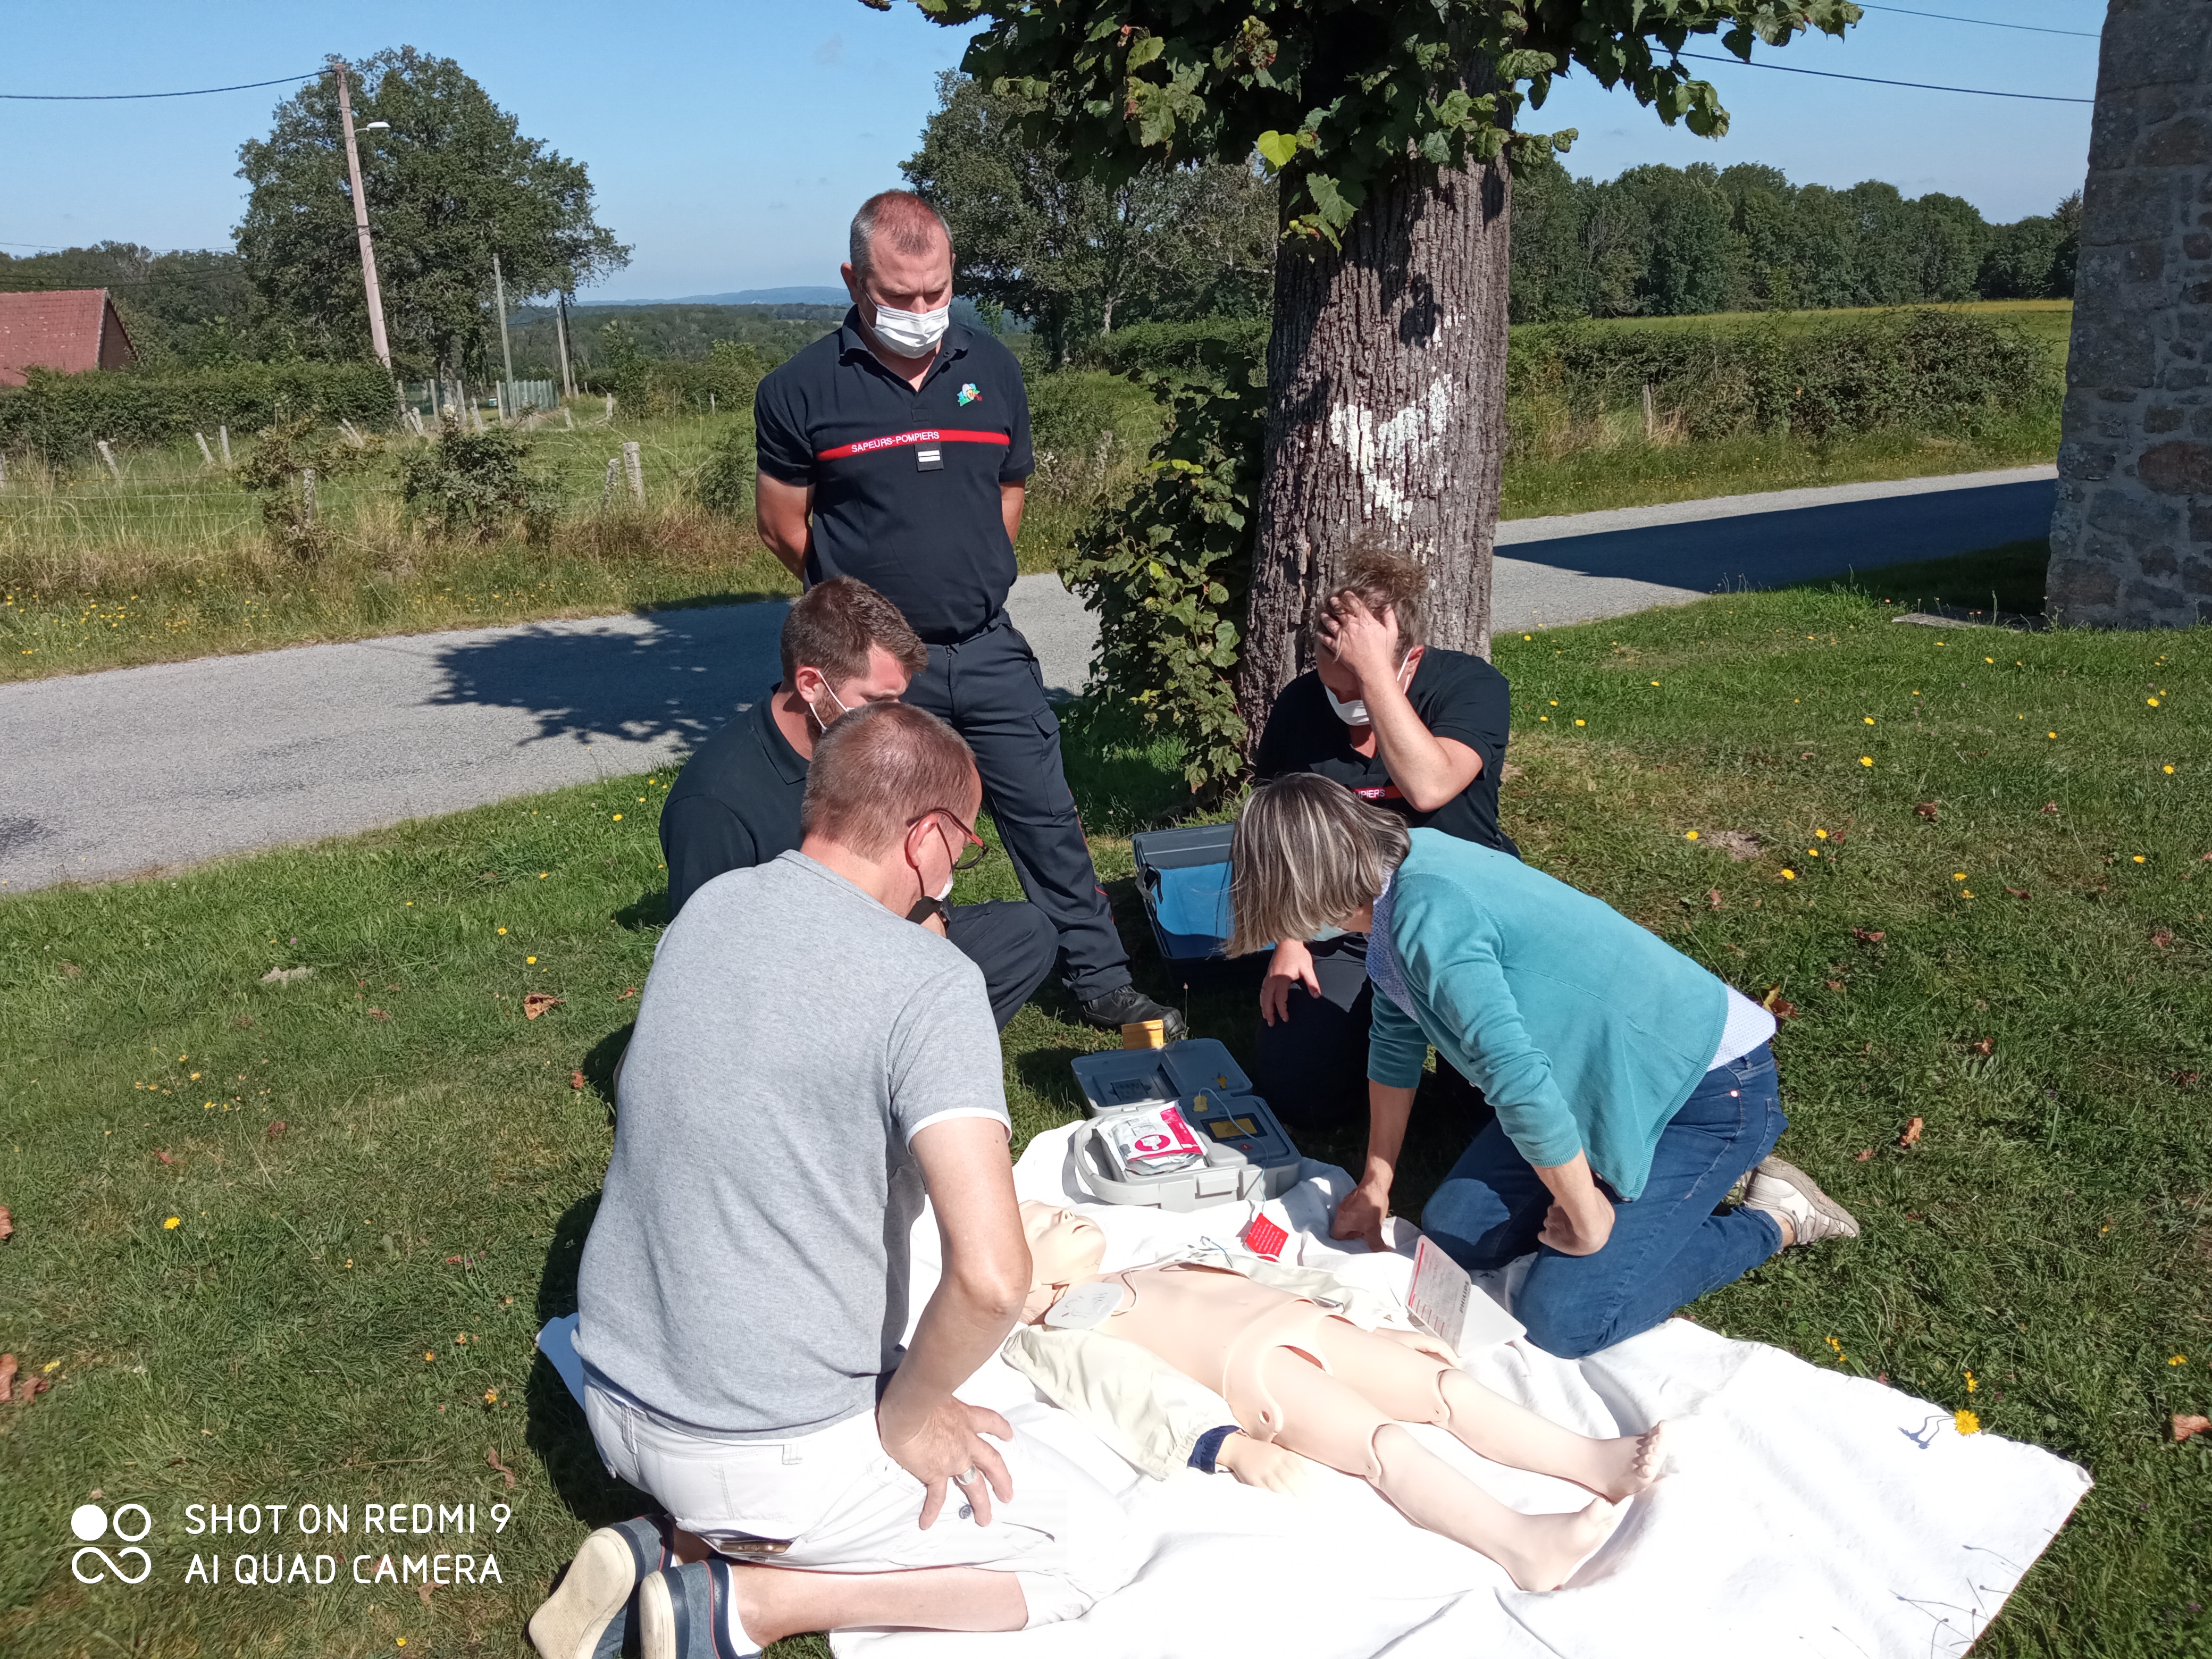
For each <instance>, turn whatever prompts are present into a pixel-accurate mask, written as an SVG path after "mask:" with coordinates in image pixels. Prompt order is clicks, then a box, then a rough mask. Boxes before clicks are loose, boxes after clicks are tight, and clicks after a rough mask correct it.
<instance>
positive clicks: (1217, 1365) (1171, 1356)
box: [1097, 1262, 1327, 1417]
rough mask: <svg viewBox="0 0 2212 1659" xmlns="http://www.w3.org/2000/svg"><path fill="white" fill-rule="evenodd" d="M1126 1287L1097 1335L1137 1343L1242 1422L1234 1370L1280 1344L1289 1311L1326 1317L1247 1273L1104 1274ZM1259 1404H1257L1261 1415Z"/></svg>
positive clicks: (1160, 1269) (1160, 1270)
mask: <svg viewBox="0 0 2212 1659" xmlns="http://www.w3.org/2000/svg"><path fill="white" fill-rule="evenodd" d="M1101 1278H1103V1279H1105V1280H1106V1281H1107V1282H1109V1283H1113V1284H1117V1285H1121V1286H1122V1293H1121V1308H1120V1309H1119V1310H1116V1311H1115V1313H1114V1314H1113V1315H1112V1316H1110V1317H1109V1318H1108V1319H1107V1320H1106V1321H1105V1322H1103V1323H1102V1324H1100V1325H1099V1326H1098V1327H1097V1329H1098V1330H1099V1331H1100V1332H1101V1333H1103V1334H1105V1335H1108V1336H1115V1337H1119V1338H1121V1340H1123V1341H1125V1342H1134V1343H1135V1344H1136V1345H1137V1346H1139V1347H1141V1348H1148V1349H1150V1350H1151V1351H1152V1352H1154V1353H1156V1354H1158V1356H1159V1357H1160V1358H1163V1359H1164V1360H1166V1361H1167V1362H1168V1364H1170V1365H1172V1366H1174V1367H1175V1368H1176V1370H1179V1371H1181V1372H1182V1374H1183V1375H1184V1376H1191V1377H1195V1378H1197V1379H1198V1380H1199V1381H1200V1382H1201V1383H1205V1384H1206V1386H1207V1387H1208V1388H1210V1389H1213V1390H1215V1391H1216V1392H1217V1393H1218V1394H1220V1395H1223V1396H1224V1397H1225V1398H1226V1399H1227V1400H1228V1401H1229V1402H1230V1404H1231V1406H1232V1407H1236V1408H1237V1410H1238V1414H1239V1415H1240V1417H1241V1416H1242V1415H1243V1408H1244V1407H1245V1404H1246V1402H1245V1401H1243V1400H1241V1399H1239V1398H1237V1395H1241V1394H1243V1392H1244V1389H1242V1388H1238V1387H1236V1386H1234V1384H1233V1383H1232V1381H1231V1378H1230V1377H1229V1375H1228V1373H1229V1370H1230V1362H1231V1358H1232V1357H1234V1356H1236V1355H1237V1353H1238V1352H1239V1351H1240V1350H1241V1349H1242V1348H1243V1347H1246V1346H1249V1345H1250V1342H1251V1340H1252V1339H1255V1338H1258V1339H1260V1340H1267V1339H1268V1338H1270V1337H1273V1338H1274V1339H1275V1340H1277V1341H1279V1340H1281V1334H1282V1333H1281V1332H1280V1330H1279V1327H1280V1326H1281V1324H1282V1322H1283V1319H1284V1316H1285V1310H1291V1319H1292V1320H1293V1321H1294V1322H1302V1321H1300V1320H1299V1319H1298V1316H1299V1315H1300V1314H1301V1313H1303V1314H1304V1315H1306V1316H1310V1317H1313V1318H1326V1317H1327V1315H1326V1314H1325V1313H1324V1312H1323V1311H1322V1310H1321V1309H1320V1308H1319V1307H1318V1306H1316V1304H1313V1303H1310V1302H1307V1301H1304V1300H1303V1299H1302V1298H1300V1297H1294V1296H1291V1294H1289V1293H1288V1292H1287V1291H1279V1290H1275V1289H1273V1287H1271V1286H1269V1285H1259V1284H1255V1283H1254V1282H1253V1281H1252V1280H1250V1279H1247V1278H1245V1277H1244V1276H1243V1274H1242V1273H1231V1272H1228V1271H1225V1270H1224V1269H1220V1268H1214V1267H1203V1266H1200V1265H1198V1264H1196V1263H1191V1262H1178V1263H1172V1264H1168V1265H1164V1266H1157V1267H1135V1268H1132V1269H1130V1270H1129V1271H1127V1272H1126V1273H1106V1274H1102V1275H1101ZM1257 1403H1258V1402H1256V1401H1255V1402H1254V1404H1255V1407H1256V1406H1257Z"/></svg>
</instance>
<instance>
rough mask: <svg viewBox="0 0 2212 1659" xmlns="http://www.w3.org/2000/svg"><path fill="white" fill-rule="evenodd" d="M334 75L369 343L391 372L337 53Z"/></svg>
mask: <svg viewBox="0 0 2212 1659" xmlns="http://www.w3.org/2000/svg"><path fill="white" fill-rule="evenodd" d="M331 74H333V75H335V76H337V78H338V119H339V120H340V121H341V122H342V123H343V124H344V126H345V147H346V176H347V177H348V178H349V179H351V180H352V183H353V228H354V234H355V235H356V236H357V237H359V238H360V239H361V285H362V291H363V292H364V293H365V294H366V295H368V341H369V343H370V344H371V345H373V346H374V347H375V348H376V361H377V362H380V363H382V364H383V365H384V372H385V373H386V374H391V373H392V346H391V343H389V342H388V341H387V340H386V338H385V337H384V295H383V292H382V291H381V290H380V289H379V288H378V287H377V285H376V249H375V248H374V246H371V245H370V243H369V240H368V197H366V196H364V195H363V194H362V189H361V151H360V149H359V148H358V147H356V144H355V143H354V137H353V100H352V98H351V96H350V95H349V94H348V93H347V91H346V66H345V59H343V58H340V57H337V56H336V55H335V54H333V55H332V56H331Z"/></svg>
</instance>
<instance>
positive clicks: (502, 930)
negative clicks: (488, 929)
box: [499, 927, 507, 933]
mask: <svg viewBox="0 0 2212 1659" xmlns="http://www.w3.org/2000/svg"><path fill="white" fill-rule="evenodd" d="M499 931H500V932H501V933H505V932H506V931H507V929H506V928H504V927H502V928H501V929H500V930H499Z"/></svg>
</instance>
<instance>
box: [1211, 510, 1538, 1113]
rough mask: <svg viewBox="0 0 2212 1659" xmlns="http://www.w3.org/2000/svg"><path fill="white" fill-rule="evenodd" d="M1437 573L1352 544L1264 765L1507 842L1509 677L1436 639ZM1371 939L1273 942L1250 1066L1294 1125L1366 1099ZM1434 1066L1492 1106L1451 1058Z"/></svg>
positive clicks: (1505, 845)
mask: <svg viewBox="0 0 2212 1659" xmlns="http://www.w3.org/2000/svg"><path fill="white" fill-rule="evenodd" d="M1427 582H1428V576H1427V573H1426V572H1425V570H1424V569H1423V568H1421V566H1420V565H1419V562H1416V561H1415V560H1413V558H1411V557H1409V556H1407V555H1405V554H1403V553H1399V552H1395V551H1391V550H1388V549H1385V548H1382V547H1379V546H1376V545H1373V544H1363V545H1361V546H1360V547H1358V548H1357V549H1355V550H1354V551H1353V552H1352V558H1351V562H1350V563H1349V564H1348V565H1347V566H1346V569H1345V576H1344V586H1342V587H1341V588H1340V590H1339V591H1338V592H1336V594H1335V595H1334V597H1332V598H1331V599H1329V600H1328V603H1327V604H1326V605H1323V606H1322V611H1321V613H1320V615H1319V616H1318V617H1316V620H1315V624H1314V639H1313V644H1314V666H1313V667H1312V668H1310V669H1309V670H1307V671H1305V672H1304V673H1303V674H1301V675H1299V676H1298V677H1297V678H1296V679H1294V680H1292V681H1291V683H1290V684H1288V685H1286V686H1285V687H1284V688H1283V690H1282V692H1281V694H1280V695H1279V696H1277V697H1276V699H1275V706H1274V708H1273V709H1272V710H1270V711H1269V713H1268V715H1267V729H1266V730H1265V731H1264V732H1262V733H1261V738H1260V747H1259V749H1258V750H1257V752H1256V754H1255V768H1254V769H1255V772H1256V773H1257V774H1258V775H1259V777H1260V779H1261V781H1267V780H1270V779H1273V778H1279V777H1287V776H1290V775H1293V774H1297V773H1311V774H1314V775H1317V776H1320V777H1324V778H1328V779H1330V780H1332V781H1334V782H1337V783H1340V784H1342V785H1343V786H1344V787H1346V788H1347V789H1349V790H1350V791H1352V793H1353V794H1355V795H1357V796H1358V797H1359V799H1362V800H1364V801H1369V802H1371V803H1373V804H1374V805H1376V806H1379V807H1382V808H1384V809H1386V810H1387V811H1391V812H1394V813H1395V814H1396V815H1397V816H1398V817H1400V818H1401V820H1402V821H1403V822H1404V823H1406V825H1407V827H1408V828H1425V829H1440V830H1442V831H1443V832H1444V833H1445V834H1446V835H1450V836H1458V837H1459V838H1460V839H1461V840H1462V841H1469V842H1475V843H1477V844H1479V845H1480V846H1484V847H1492V848H1498V849H1499V850H1501V851H1503V852H1506V853H1511V852H1512V851H1513V850H1514V848H1513V843H1512V842H1510V841H1509V840H1508V839H1506V837H1505V836H1504V833H1503V832H1502V831H1501V830H1500V829H1498V772H1499V770H1500V769H1501V768H1502V767H1503V766H1504V763H1505V743H1506V737H1507V731H1508V726H1509V724H1510V714H1511V708H1510V700H1511V688H1510V686H1508V684H1506V680H1505V677H1504V675H1503V674H1501V673H1499V672H1498V671H1497V670H1496V669H1495V668H1493V667H1492V666H1491V665H1489V664H1488V663H1486V662H1485V661H1484V660H1483V659H1481V658H1480V657H1477V656H1474V655H1471V654H1470V653H1467V652H1464V651H1445V650H1442V649H1439V648H1438V647H1434V646H1431V645H1430V644H1429V643H1428V642H1427V610H1426V605H1425V592H1426V587H1427ZM1366 953H1367V941H1366V940H1365V939H1362V938H1359V937H1358V936H1356V935H1355V936H1338V935H1335V934H1334V933H1325V934H1324V935H1323V936H1322V937H1320V938H1316V939H1305V938H1283V939H1277V940H1276V941H1274V953H1273V957H1271V958H1270V959H1269V962H1268V964H1267V977H1266V979H1265V980H1264V981H1262V982H1261V989H1260V1018H1261V1026H1260V1033H1259V1043H1258V1048H1257V1054H1256V1056H1255V1060H1256V1064H1255V1068H1254V1069H1255V1073H1256V1074H1257V1083H1258V1088H1259V1091H1260V1093H1261V1096H1262V1097H1265V1098H1266V1100H1267V1103H1268V1104H1269V1105H1270V1106H1272V1107H1273V1108H1274V1109H1275V1112H1276V1114H1277V1115H1279V1117H1281V1118H1282V1119H1283V1121H1285V1122H1286V1123H1290V1124H1292V1125H1294V1126H1301V1127H1320V1126H1322V1125H1326V1124H1329V1123H1332V1122H1335V1121H1341V1120H1342V1119H1343V1118H1345V1117H1346V1116H1347V1115H1349V1114H1350V1112H1351V1111H1352V1109H1353V1106H1352V1103H1355V1102H1357V1100H1358V1097H1359V1089H1360V1084H1361V1081H1362V1079H1364V1076H1365V1062H1366V1054H1367V1026H1368V1008H1369V1005H1370V1002H1371V1000H1372V997H1373V994H1372V991H1371V989H1370V987H1369V985H1368V982H1367V970H1366V967H1365V962H1366ZM1437 1079H1438V1081H1439V1083H1441V1084H1442V1085H1444V1087H1445V1088H1446V1089H1447V1091H1449V1092H1451V1093H1453V1094H1455V1095H1458V1096H1459V1097H1461V1100H1462V1104H1463V1105H1465V1106H1466V1107H1468V1108H1470V1109H1473V1110H1474V1111H1476V1112H1478V1113H1479V1112H1480V1110H1481V1109H1482V1108H1481V1103H1480V1100H1479V1099H1477V1098H1476V1097H1474V1091H1472V1090H1470V1089H1468V1087H1467V1086H1466V1085H1465V1083H1464V1082H1463V1081H1462V1079H1459V1078H1458V1077H1457V1076H1456V1074H1455V1073H1452V1071H1451V1069H1450V1067H1449V1065H1448V1064H1446V1065H1441V1066H1438V1068H1437Z"/></svg>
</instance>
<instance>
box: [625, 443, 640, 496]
mask: <svg viewBox="0 0 2212 1659" xmlns="http://www.w3.org/2000/svg"><path fill="white" fill-rule="evenodd" d="M623 466H624V467H625V468H626V469H628V471H629V493H630V499H631V500H632V501H636V502H638V503H639V504H640V505H643V503H644V501H645V461H644V459H643V457H642V456H641V455H640V454H639V453H638V444H637V440H636V439H635V438H633V439H631V440H630V441H629V442H628V443H626V444H624V445H623Z"/></svg>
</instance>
